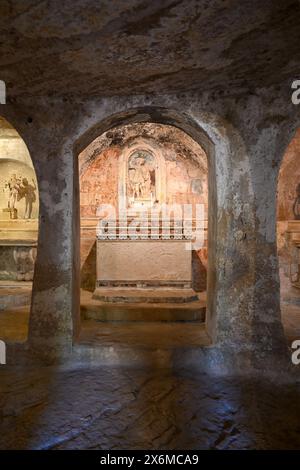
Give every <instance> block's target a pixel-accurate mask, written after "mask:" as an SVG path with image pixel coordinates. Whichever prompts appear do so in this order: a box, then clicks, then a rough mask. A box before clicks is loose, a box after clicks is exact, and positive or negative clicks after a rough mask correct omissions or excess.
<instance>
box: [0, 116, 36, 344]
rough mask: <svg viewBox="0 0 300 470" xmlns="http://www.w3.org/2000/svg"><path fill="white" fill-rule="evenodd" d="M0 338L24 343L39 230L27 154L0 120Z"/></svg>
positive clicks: (14, 133) (33, 174)
mask: <svg viewBox="0 0 300 470" xmlns="http://www.w3.org/2000/svg"><path fill="white" fill-rule="evenodd" d="M0 173H1V178H0V258H1V263H0V264H1V268H0V295H1V309H0V323H1V328H0V329H1V339H4V340H6V341H11V342H15V341H16V342H19V341H21V342H24V341H25V340H26V339H27V334H28V326H29V314H30V307H31V301H32V300H31V298H32V283H33V277H34V267H35V260H36V255H37V242H38V229H39V223H38V218H39V191H38V182H37V176H36V172H35V168H34V165H33V162H32V159H31V156H30V153H29V150H28V148H27V146H26V144H25V142H24V140H23V139H22V137H21V136H20V135H19V134H18V132H17V131H16V130H15V128H14V127H13V126H12V125H11V124H10V123H9V122H8V121H7V120H5V119H3V118H0Z"/></svg>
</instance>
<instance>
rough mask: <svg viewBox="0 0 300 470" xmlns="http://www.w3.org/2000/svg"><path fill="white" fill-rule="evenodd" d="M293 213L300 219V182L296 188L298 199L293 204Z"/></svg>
mask: <svg viewBox="0 0 300 470" xmlns="http://www.w3.org/2000/svg"><path fill="white" fill-rule="evenodd" d="M293 213H294V217H295V219H296V220H300V183H299V184H298V186H297V188H296V199H295V201H294V204H293Z"/></svg>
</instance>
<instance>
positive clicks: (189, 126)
mask: <svg viewBox="0 0 300 470" xmlns="http://www.w3.org/2000/svg"><path fill="white" fill-rule="evenodd" d="M135 122H153V123H158V124H169V125H173V126H174V127H178V128H179V129H181V130H182V131H184V132H185V133H186V134H188V135H189V136H190V137H192V139H194V140H195V141H196V142H197V143H199V144H200V145H201V147H202V148H203V149H204V151H205V153H206V155H207V158H208V173H209V182H208V186H209V202H208V206H209V217H208V237H209V239H208V246H209V257H208V281H207V288H208V292H207V316H206V324H207V331H208V333H209V335H210V337H211V338H213V339H215V338H216V336H217V335H216V315H215V311H214V304H215V300H216V298H215V294H216V293H215V287H216V286H215V283H216V267H215V259H216V220H217V199H216V198H217V187H216V167H215V146H214V144H213V142H212V140H211V138H210V137H208V135H207V133H206V131H204V130H203V129H201V127H200V126H199V125H198V124H197V122H196V121H193V120H192V119H190V118H189V117H188V116H186V115H180V114H179V113H177V112H175V111H171V110H166V109H164V108H161V109H160V108H150V107H149V108H143V109H133V110H130V111H128V112H126V113H124V114H122V115H115V116H110V117H108V118H107V119H104V120H103V121H102V122H100V123H98V124H97V125H96V126H94V127H93V128H91V129H89V130H88V131H87V132H85V133H84V135H82V136H81V137H80V138H79V139H78V140H77V141H76V142H75V145H74V152H75V155H76V156H78V155H79V153H80V152H81V151H82V150H84V148H86V147H87V146H88V145H89V144H90V143H91V142H92V141H93V140H95V139H96V138H97V137H98V136H99V135H101V134H103V133H104V132H107V131H108V130H109V129H112V128H114V127H116V126H117V125H118V126H120V125H126V124H131V123H135ZM74 183H76V188H77V189H76V193H78V192H79V191H78V186H79V181H77V182H74ZM75 223H76V225H77V227H78V228H79V220H77V222H75ZM78 233H79V230H78ZM77 243H78V244H77V246H79V240H77Z"/></svg>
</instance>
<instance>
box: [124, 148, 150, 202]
mask: <svg viewBox="0 0 300 470" xmlns="http://www.w3.org/2000/svg"><path fill="white" fill-rule="evenodd" d="M153 163H154V162H153V157H152V155H150V154H147V153H144V152H136V153H135V154H133V155H132V156H131V158H130V161H129V170H128V180H129V181H128V183H129V184H128V189H129V193H130V195H131V196H132V197H133V198H134V199H135V200H136V199H148V200H150V199H152V196H153V194H152V193H153V192H154V188H155V169H154V165H153Z"/></svg>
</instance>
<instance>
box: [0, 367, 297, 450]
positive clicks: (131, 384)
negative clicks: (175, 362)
mask: <svg viewBox="0 0 300 470" xmlns="http://www.w3.org/2000/svg"><path fill="white" fill-rule="evenodd" d="M0 377H1V391H0V404H1V412H0V415H1V420H0V449H253V448H257V449H295V448H298V449H299V448H300V400H299V398H300V384H299V383H298V384H297V383H294V384H285V385H280V384H279V383H276V384H275V383H272V382H271V381H270V380H264V379H263V378H260V379H258V378H250V379H244V380H241V379H237V378H234V377H228V378H221V377H213V376H209V375H207V374H205V373H204V372H202V373H199V372H197V371H195V370H193V369H190V370H188V369H185V370H138V369H124V368H121V369H120V368H114V369H105V368H94V369H77V370H69V371H63V370H59V369H55V368H53V367H44V368H40V369H38V370H31V369H29V370H27V371H26V370H24V369H23V370H18V369H10V370H1V371H0Z"/></svg>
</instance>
